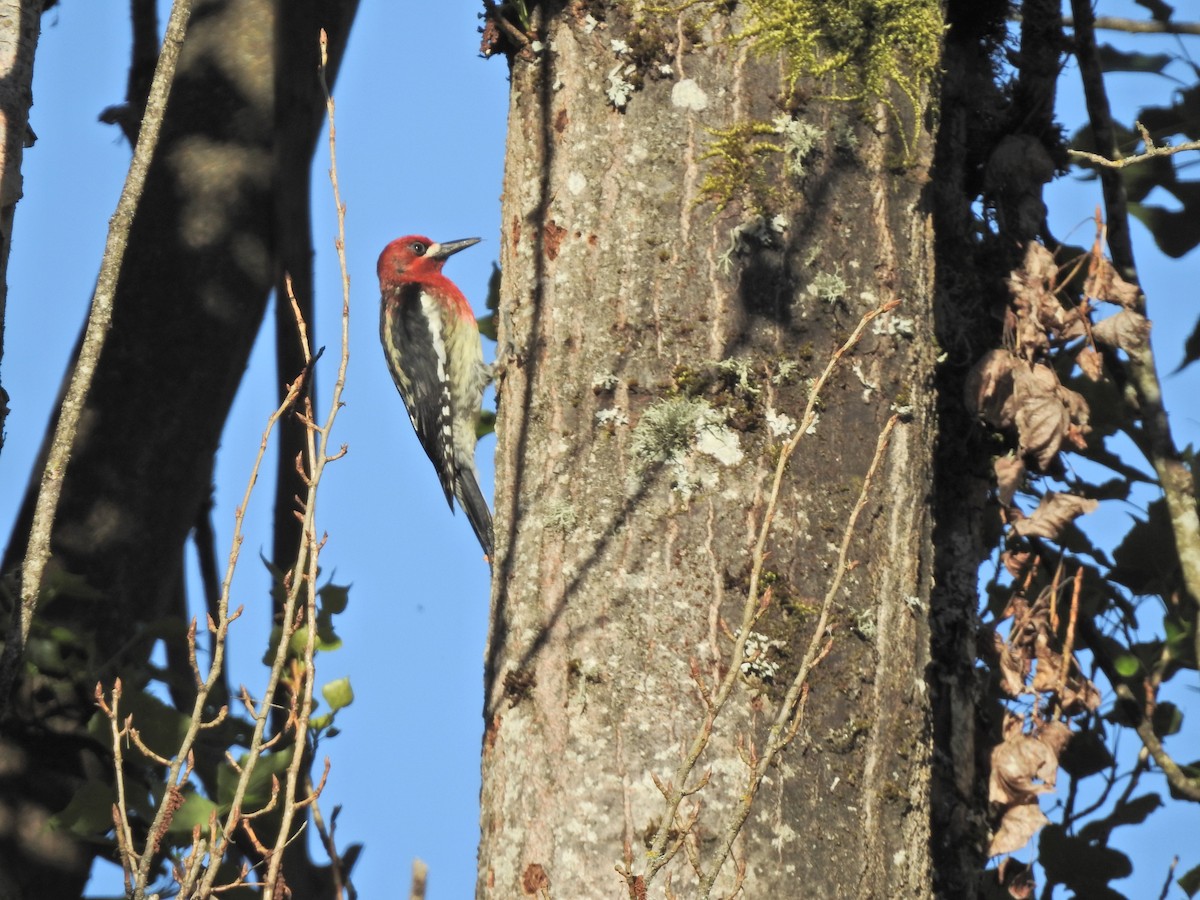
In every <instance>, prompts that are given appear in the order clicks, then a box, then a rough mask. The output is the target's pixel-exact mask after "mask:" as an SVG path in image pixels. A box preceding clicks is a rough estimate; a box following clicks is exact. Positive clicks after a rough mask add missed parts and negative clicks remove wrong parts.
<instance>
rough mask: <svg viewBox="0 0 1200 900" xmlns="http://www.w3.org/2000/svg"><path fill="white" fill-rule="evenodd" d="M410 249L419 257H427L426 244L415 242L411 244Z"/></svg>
mask: <svg viewBox="0 0 1200 900" xmlns="http://www.w3.org/2000/svg"><path fill="white" fill-rule="evenodd" d="M409 248H410V249H411V250H412V252H413V253H415V254H416V255H417V256H424V255H425V250H426V249H427V248H426V247H425V245H424V244H422V243H421V242H420V241H413V242H412V243H411V244H409Z"/></svg>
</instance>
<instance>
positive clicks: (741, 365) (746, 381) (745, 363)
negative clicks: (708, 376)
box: [717, 356, 762, 395]
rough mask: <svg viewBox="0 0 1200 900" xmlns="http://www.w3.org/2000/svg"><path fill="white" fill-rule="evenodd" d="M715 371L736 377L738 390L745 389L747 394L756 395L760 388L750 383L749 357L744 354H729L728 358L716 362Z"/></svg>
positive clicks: (751, 372) (751, 370)
mask: <svg viewBox="0 0 1200 900" xmlns="http://www.w3.org/2000/svg"><path fill="white" fill-rule="evenodd" d="M717 371H718V372H720V373H721V374H722V375H726V376H730V377H732V378H734V379H736V381H737V387H738V390H740V391H745V392H746V393H747V394H753V395H757V394H759V393H760V392H761V390H762V389H761V388H758V387H755V386H754V384H752V383H751V380H750V378H751V375H752V374H753V369H752V366H751V362H750V359H749V358H747V357H745V356H731V357H730V358H729V359H723V360H721V361H720V362H718V363H717Z"/></svg>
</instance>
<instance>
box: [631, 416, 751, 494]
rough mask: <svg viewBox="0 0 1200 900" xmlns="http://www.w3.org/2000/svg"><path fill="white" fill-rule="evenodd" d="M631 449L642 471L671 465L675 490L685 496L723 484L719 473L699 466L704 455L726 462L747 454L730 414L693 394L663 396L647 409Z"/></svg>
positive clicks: (722, 463) (635, 429) (638, 471)
mask: <svg viewBox="0 0 1200 900" xmlns="http://www.w3.org/2000/svg"><path fill="white" fill-rule="evenodd" d="M630 452H631V454H632V455H633V459H634V466H635V469H636V471H637V474H641V473H643V472H645V471H646V470H647V469H649V468H651V467H652V466H655V465H663V466H666V467H668V468H669V469H670V470H671V472H672V475H673V480H672V489H673V490H675V491H678V492H679V493H681V494H683V495H684V496H691V494H692V492H693V491H695V490H696V489H699V488H704V489H710V488H713V487H715V486H716V485H717V481H718V478H717V473H716V472H714V471H711V470H709V469H708V467H700V466H698V465H697V463H698V459H697V457H698V456H700V455H703V456H707V457H709V458H711V459H713V460H716V461H717V462H718V463H720V464H721V465H723V466H732V465H737V464H738V463H740V462H741V461H742V460H743V459H744V458H745V453H744V452H743V451H742V447H741V438H740V436H739V435H738V434H737V432H735V431H733V430H732V429H731V428H729V427H728V426H727V425H726V424H725V416H724V415H723V414H722V413H721V412H719V411H718V410H716V409H714V408H713V407H712V406H711V405H710V404H709V403H707V402H706V401H704V400H699V399H695V398H690V397H672V398H670V399H667V400H661V401H659V402H658V403H656V404H654V405H653V406H651V407H650V408H649V409H647V410H646V411H645V412H644V413H643V414H642V418H641V420H640V421H639V422H638V424H637V426H636V427H635V428H634V430H633V439H632V441H631V444H630Z"/></svg>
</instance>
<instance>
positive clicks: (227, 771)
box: [217, 747, 295, 812]
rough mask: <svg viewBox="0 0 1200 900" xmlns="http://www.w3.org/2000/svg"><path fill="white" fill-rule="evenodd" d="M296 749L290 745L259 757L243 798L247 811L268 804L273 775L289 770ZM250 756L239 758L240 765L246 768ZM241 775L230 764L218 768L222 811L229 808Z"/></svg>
mask: <svg viewBox="0 0 1200 900" xmlns="http://www.w3.org/2000/svg"><path fill="white" fill-rule="evenodd" d="M294 749H295V748H293V747H288V748H287V749H285V750H281V751H280V752H278V753H267V754H265V755H263V756H260V757H259V758H258V761H257V763H256V764H255V766H254V771H253V772H251V773H250V780H249V782H248V783H247V785H246V794H245V797H244V798H243V800H242V808H243V809H244V810H245V811H246V812H254V811H255V810H258V809H261V808H262V807H264V806H265V805H266V803H267V801H268V800H269V799H270V798H271V776H273V775H274V776H278V775H281V774H283V773H284V772H285V771H287V767H288V764H289V763H290V762H291V761H292V753H293V752H294ZM248 758H249V757H248V754H243V755H242V756H241V757H239V758H238V765H239V766H240V767H242V768H243V769H245V768H246V763H247V760H248ZM239 777H240V775H239V774H238V773H237V772H236V771H235V770H234V769H233V767H232V766H230V765H228V764H226V765H223V766H221V768H220V769H218V770H217V797H218V799H219V800H220V802H221V809H222V811H225V810H228V809H229V804H230V803H232V802H233V792H234V790H235V789H236V788H237V783H238V779H239Z"/></svg>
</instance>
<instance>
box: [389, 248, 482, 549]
mask: <svg viewBox="0 0 1200 900" xmlns="http://www.w3.org/2000/svg"><path fill="white" fill-rule="evenodd" d="M477 243H479V238H466V239H465V240H461V241H446V242H443V243H440V244H439V243H436V242H435V241H431V240H430V239H429V238H427V237H421V236H420V235H409V236H408V237H402V238H399V239H397V240H394V241H392V242H391V243H390V244H388V245H387V246H386V247H385V248H384V249H383V252H382V253H381V254H379V263H378V265H377V267H376V269H377V271H378V273H379V292H380V294H381V304H380V316H379V335H380V337H381V338H382V340H383V352H384V355H385V356H386V357H387V362H388V368H389V369H391V371H392V380H393V381H395V382H396V388H397V389H398V390H399V391H400V396H401V397H402V398H403V400H404V405H405V407H407V409H408V417H409V418H410V419H411V420H412V424H413V428H414V429H416V432H417V437H418V438H419V439H420V441H421V446H422V447H424V448H425V453H426V454H427V455H428V456H429V459H430V460H431V461H432V462H433V467H434V468H435V469H436V470H437V474H438V479H439V480H440V481H441V483H442V489H443V490H444V491H445V492H446V502H447V503H449V504H450V509H451V511H453V509H454V503H453V501H452V500H451V497H457V498H458V505H459V506H461V507H462V508H463V510H464V511H465V512H466V514H467V519H468V520H469V521H470V523H471V527H472V528H473V529H475V535H476V537H478V538H479V543H480V544H481V545H482V546H483V551H484V553H486V554H487V555H488V558H489V559H491V556H492V542H493V541H492V514H491V513H490V512H489V511H488V505H487V501H486V500H484V499H483V493H482V492H481V491H480V490H479V477H478V475H477V473H476V471H475V443H476V431H475V424H476V421H477V420H478V418H479V412H480V405H481V403H482V398H483V388H484V386H485V385H486V384H487V381H488V378H487V368H486V367H485V366H484V364H483V347H482V345H481V343H480V340H479V326H478V324H476V322H475V315H474V313H472V312H471V307H470V304H468V303H467V299H466V297H464V296H463V294H462V291H460V290H459V289H458V288H457V287H455V285H454V283H453V282H452V281H450V279H449V278H447V277H446V276H445V275H443V274H442V265H443V264H444V263H445V262H446V259H447V257H449V256H450V255H451V254H454V253H457V252H458V251H459V250H465V249H466V248H467V247H470V246H471V245H473V244H477Z"/></svg>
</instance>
